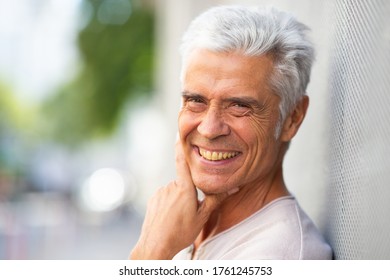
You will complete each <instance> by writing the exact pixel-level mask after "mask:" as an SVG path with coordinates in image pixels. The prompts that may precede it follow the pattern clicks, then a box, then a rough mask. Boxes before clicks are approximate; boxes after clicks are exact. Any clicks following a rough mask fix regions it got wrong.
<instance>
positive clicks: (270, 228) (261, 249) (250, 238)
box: [222, 196, 331, 259]
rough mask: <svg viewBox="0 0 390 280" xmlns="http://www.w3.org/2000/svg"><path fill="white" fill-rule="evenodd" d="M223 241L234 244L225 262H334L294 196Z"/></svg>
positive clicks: (268, 207)
mask: <svg viewBox="0 0 390 280" xmlns="http://www.w3.org/2000/svg"><path fill="white" fill-rule="evenodd" d="M222 239H225V242H226V241H227V239H229V243H230V244H231V248H230V250H228V251H226V254H225V255H224V257H223V258H226V259H330V258H331V250H330V247H329V245H328V244H327V243H326V242H325V240H324V239H323V237H322V236H321V234H320V232H319V231H318V230H317V228H316V227H315V225H314V223H313V222H312V221H311V220H310V218H309V217H308V216H307V215H306V213H305V212H304V211H303V210H302V209H301V207H300V206H299V204H298V203H297V201H296V200H295V198H294V197H291V196H290V197H283V198H279V199H276V200H274V201H273V202H271V203H270V204H268V205H266V206H265V207H264V208H263V209H261V210H260V211H258V212H256V213H255V214H253V215H252V216H251V217H249V218H248V219H246V220H245V221H243V222H242V223H240V224H238V225H237V226H235V227H233V228H232V229H231V231H230V232H226V235H225V236H224V238H222ZM233 240H234V241H233Z"/></svg>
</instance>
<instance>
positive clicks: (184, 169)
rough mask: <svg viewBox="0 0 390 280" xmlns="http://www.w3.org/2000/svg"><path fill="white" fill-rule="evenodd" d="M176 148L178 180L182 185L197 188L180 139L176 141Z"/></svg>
mask: <svg viewBox="0 0 390 280" xmlns="http://www.w3.org/2000/svg"><path fill="white" fill-rule="evenodd" d="M175 150H176V182H177V184H178V185H180V186H183V187H188V188H192V189H193V188H195V186H194V184H193V182H192V177H191V172H190V169H189V167H188V164H187V161H186V159H185V156H184V150H183V145H182V143H181V141H180V139H178V140H177V141H176V146H175Z"/></svg>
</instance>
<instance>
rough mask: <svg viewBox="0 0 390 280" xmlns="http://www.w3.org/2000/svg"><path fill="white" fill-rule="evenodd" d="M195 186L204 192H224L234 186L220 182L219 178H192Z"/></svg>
mask: <svg viewBox="0 0 390 280" xmlns="http://www.w3.org/2000/svg"><path fill="white" fill-rule="evenodd" d="M194 183H195V186H196V187H197V188H198V189H199V190H201V191H202V192H203V193H204V194H218V193H224V192H227V191H229V190H230V189H233V188H234V187H235V186H230V185H229V184H225V183H221V181H220V180H218V181H216V180H205V179H202V180H196V179H195V180H194Z"/></svg>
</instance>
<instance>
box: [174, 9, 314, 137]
mask: <svg viewBox="0 0 390 280" xmlns="http://www.w3.org/2000/svg"><path fill="white" fill-rule="evenodd" d="M308 30H309V28H308V27H307V26H306V25H304V24H302V23H300V22H298V21H297V20H296V19H295V17H294V16H293V15H291V14H290V13H287V12H282V11H279V10H277V9H275V8H265V9H261V8H258V7H244V6H220V7H214V8H211V9H209V10H207V11H206V12H204V13H202V14H201V15H199V16H198V17H197V18H195V19H194V20H193V21H192V22H191V24H190V26H189V28H188V30H187V31H186V33H185V34H184V36H183V39H182V45H181V55H182V63H183V64H182V73H181V77H182V78H183V76H184V72H185V67H186V63H187V59H188V56H189V54H190V53H191V51H193V50H194V49H198V48H203V49H207V50H211V51H216V52H241V53H243V54H244V55H247V56H260V55H266V54H270V55H272V57H273V60H274V71H273V73H272V76H271V81H270V86H271V87H272V89H273V90H274V92H275V93H276V94H277V95H279V96H280V98H281V101H280V105H279V110H280V117H279V122H278V125H277V127H276V131H275V136H276V137H278V136H279V134H280V130H281V125H282V123H283V121H284V120H285V118H286V116H287V115H288V113H289V112H290V111H291V110H292V109H293V108H294V107H295V105H296V104H297V102H298V101H300V100H301V98H302V96H303V95H304V94H305V92H306V87H307V84H308V83H309V80H310V71H311V65H312V62H313V60H314V49H313V46H312V43H311V42H310V41H309V40H308V38H307V36H306V33H307V31H308Z"/></svg>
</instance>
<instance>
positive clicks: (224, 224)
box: [194, 167, 290, 249]
mask: <svg viewBox="0 0 390 280" xmlns="http://www.w3.org/2000/svg"><path fill="white" fill-rule="evenodd" d="M287 195H290V194H289V192H288V190H287V188H286V186H285V184H284V180H283V171H282V167H280V168H278V170H277V171H276V172H275V173H274V176H272V177H271V179H270V180H268V181H263V182H261V183H257V184H255V185H253V186H245V187H243V188H242V190H241V191H239V192H238V193H237V194H234V195H232V196H231V197H229V198H227V199H226V200H225V201H224V202H223V203H222V204H221V206H220V207H219V208H218V209H216V210H215V211H214V213H213V214H211V216H210V218H209V220H208V221H207V223H206V224H205V226H204V228H203V230H202V231H201V233H200V234H199V236H198V237H197V239H196V240H195V242H194V248H195V249H197V248H198V247H199V246H200V244H201V243H203V242H204V241H205V240H206V239H209V238H211V237H213V236H215V235H217V234H219V233H221V232H223V231H225V230H227V229H229V228H231V227H232V226H234V225H236V224H238V223H240V222H242V221H243V220H245V219H246V218H248V217H250V216H251V215H253V214H254V213H256V212H257V211H259V210H260V209H261V208H263V207H264V206H265V205H267V204H268V203H270V202H271V201H273V200H275V199H277V198H280V197H282V196H287Z"/></svg>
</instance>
